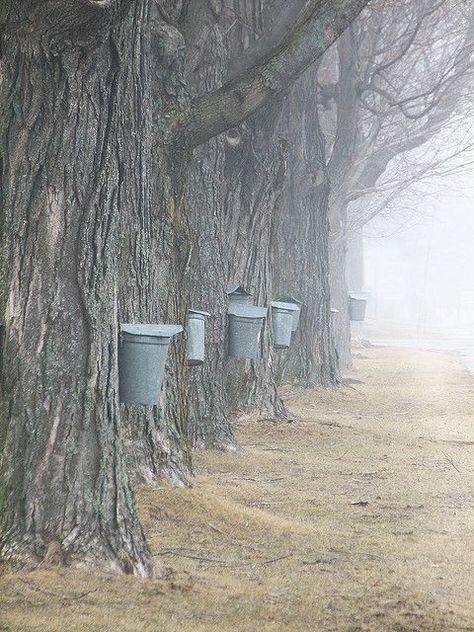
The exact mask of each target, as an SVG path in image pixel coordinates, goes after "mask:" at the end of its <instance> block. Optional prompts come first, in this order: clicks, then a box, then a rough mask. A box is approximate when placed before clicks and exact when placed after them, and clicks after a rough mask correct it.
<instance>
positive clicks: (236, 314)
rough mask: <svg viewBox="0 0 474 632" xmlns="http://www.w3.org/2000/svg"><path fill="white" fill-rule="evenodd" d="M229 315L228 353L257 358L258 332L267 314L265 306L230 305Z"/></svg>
mask: <svg viewBox="0 0 474 632" xmlns="http://www.w3.org/2000/svg"><path fill="white" fill-rule="evenodd" d="M228 315H229V332H228V338H229V349H228V351H229V355H230V356H232V357H234V358H251V359H254V360H255V359H257V358H258V357H259V355H260V332H261V331H262V325H263V321H264V319H265V317H266V315H267V308H266V307H256V306H255V305H231V306H230V307H229V310H228Z"/></svg>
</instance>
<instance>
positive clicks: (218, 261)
mask: <svg viewBox="0 0 474 632" xmlns="http://www.w3.org/2000/svg"><path fill="white" fill-rule="evenodd" d="M226 28H227V27H226V24H225V23H224V19H223V16H222V14H221V13H220V12H219V11H216V10H215V7H214V5H213V4H212V3H206V8H205V10H203V7H202V6H198V5H190V7H189V9H188V14H187V16H186V31H185V33H186V40H187V41H188V42H189V44H190V46H189V61H188V68H187V76H188V84H189V85H190V87H191V89H192V90H193V92H194V93H195V94H199V93H202V92H206V91H209V90H212V89H214V88H215V87H216V85H219V84H220V83H222V81H223V78H224V77H225V73H226V69H227V65H228V45H227V41H226V38H225V36H224V33H225V29H226ZM225 145H226V139H225V137H224V136H223V135H222V136H219V137H217V138H213V139H211V140H210V141H209V142H208V143H206V144H203V145H202V146H201V147H198V148H197V149H196V150H195V152H194V160H193V162H192V164H191V165H190V169H189V175H188V186H187V196H186V202H187V205H188V207H189V212H190V214H191V224H192V232H193V251H192V259H191V288H192V290H191V304H192V306H193V307H195V308H197V309H204V310H206V311H208V312H209V313H210V314H211V316H210V317H209V318H208V319H207V321H206V358H205V362H204V365H203V366H201V367H190V369H189V378H190V380H189V434H190V439H191V442H192V444H193V445H194V446H196V447H205V448H217V449H233V448H235V445H236V443H235V438H234V433H233V430H232V426H231V423H230V419H229V410H228V406H227V401H226V394H225V385H224V367H225V363H226V356H227V350H226V327H227V313H226V312H227V297H226V294H225V288H226V285H227V281H228V278H227V263H226V253H225V249H224V248H223V244H222V234H223V232H225V231H224V219H223V208H224V202H225V188H226V181H225V174H224V168H225Z"/></svg>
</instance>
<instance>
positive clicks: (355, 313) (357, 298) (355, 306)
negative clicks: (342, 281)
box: [349, 294, 367, 321]
mask: <svg viewBox="0 0 474 632" xmlns="http://www.w3.org/2000/svg"><path fill="white" fill-rule="evenodd" d="M366 307H367V298H366V296H363V295H362V294H351V295H350V296H349V318H350V319H351V320H355V321H362V320H365V309H366Z"/></svg>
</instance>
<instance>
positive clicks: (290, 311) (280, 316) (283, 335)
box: [271, 301, 300, 349]
mask: <svg viewBox="0 0 474 632" xmlns="http://www.w3.org/2000/svg"><path fill="white" fill-rule="evenodd" d="M271 305H272V332H273V346H274V347H275V348H276V349H288V348H289V347H290V344H291V334H292V332H293V331H294V330H293V326H294V315H295V312H298V313H299V311H300V308H299V307H298V305H296V304H295V303H282V302H281V301H273V302H272V304H271Z"/></svg>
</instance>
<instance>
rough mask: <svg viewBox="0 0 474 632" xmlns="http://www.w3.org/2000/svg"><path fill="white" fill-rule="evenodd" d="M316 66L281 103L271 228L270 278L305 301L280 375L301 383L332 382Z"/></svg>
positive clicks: (282, 290)
mask: <svg viewBox="0 0 474 632" xmlns="http://www.w3.org/2000/svg"><path fill="white" fill-rule="evenodd" d="M316 79H317V68H312V69H311V70H310V71H308V72H307V73H305V75H303V77H301V78H300V79H299V81H298V82H297V84H295V86H294V87H293V89H292V92H291V95H290V98H289V99H288V102H287V104H286V106H285V116H284V118H283V131H284V133H285V135H286V136H287V138H288V143H289V159H288V169H289V180H288V185H287V187H286V191H285V197H284V199H283V201H282V204H281V206H280V209H279V213H278V221H277V223H276V224H275V234H274V239H273V241H274V254H273V257H274V261H273V266H272V268H273V274H274V284H275V288H276V289H277V293H278V294H279V295H280V296H295V297H296V298H297V299H299V300H301V301H302V302H303V303H304V305H303V308H302V313H301V317H300V326H299V329H298V331H297V332H295V333H294V334H293V340H292V346H291V348H290V349H289V350H288V351H286V352H284V354H282V357H281V359H280V362H279V366H278V372H279V379H280V381H283V382H291V383H295V384H300V385H304V386H314V385H321V384H322V385H326V386H329V385H333V384H335V383H336V382H337V370H336V362H335V356H334V350H333V344H332V341H331V331H330V306H331V304H330V292H329V276H328V275H329V261H328V237H329V222H328V196H329V182H328V174H327V170H326V160H325V147H324V138H323V136H322V133H321V130H320V127H319V119H318V110H317V107H316V106H315V103H316V96H317V95H316V92H317V81H316Z"/></svg>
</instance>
